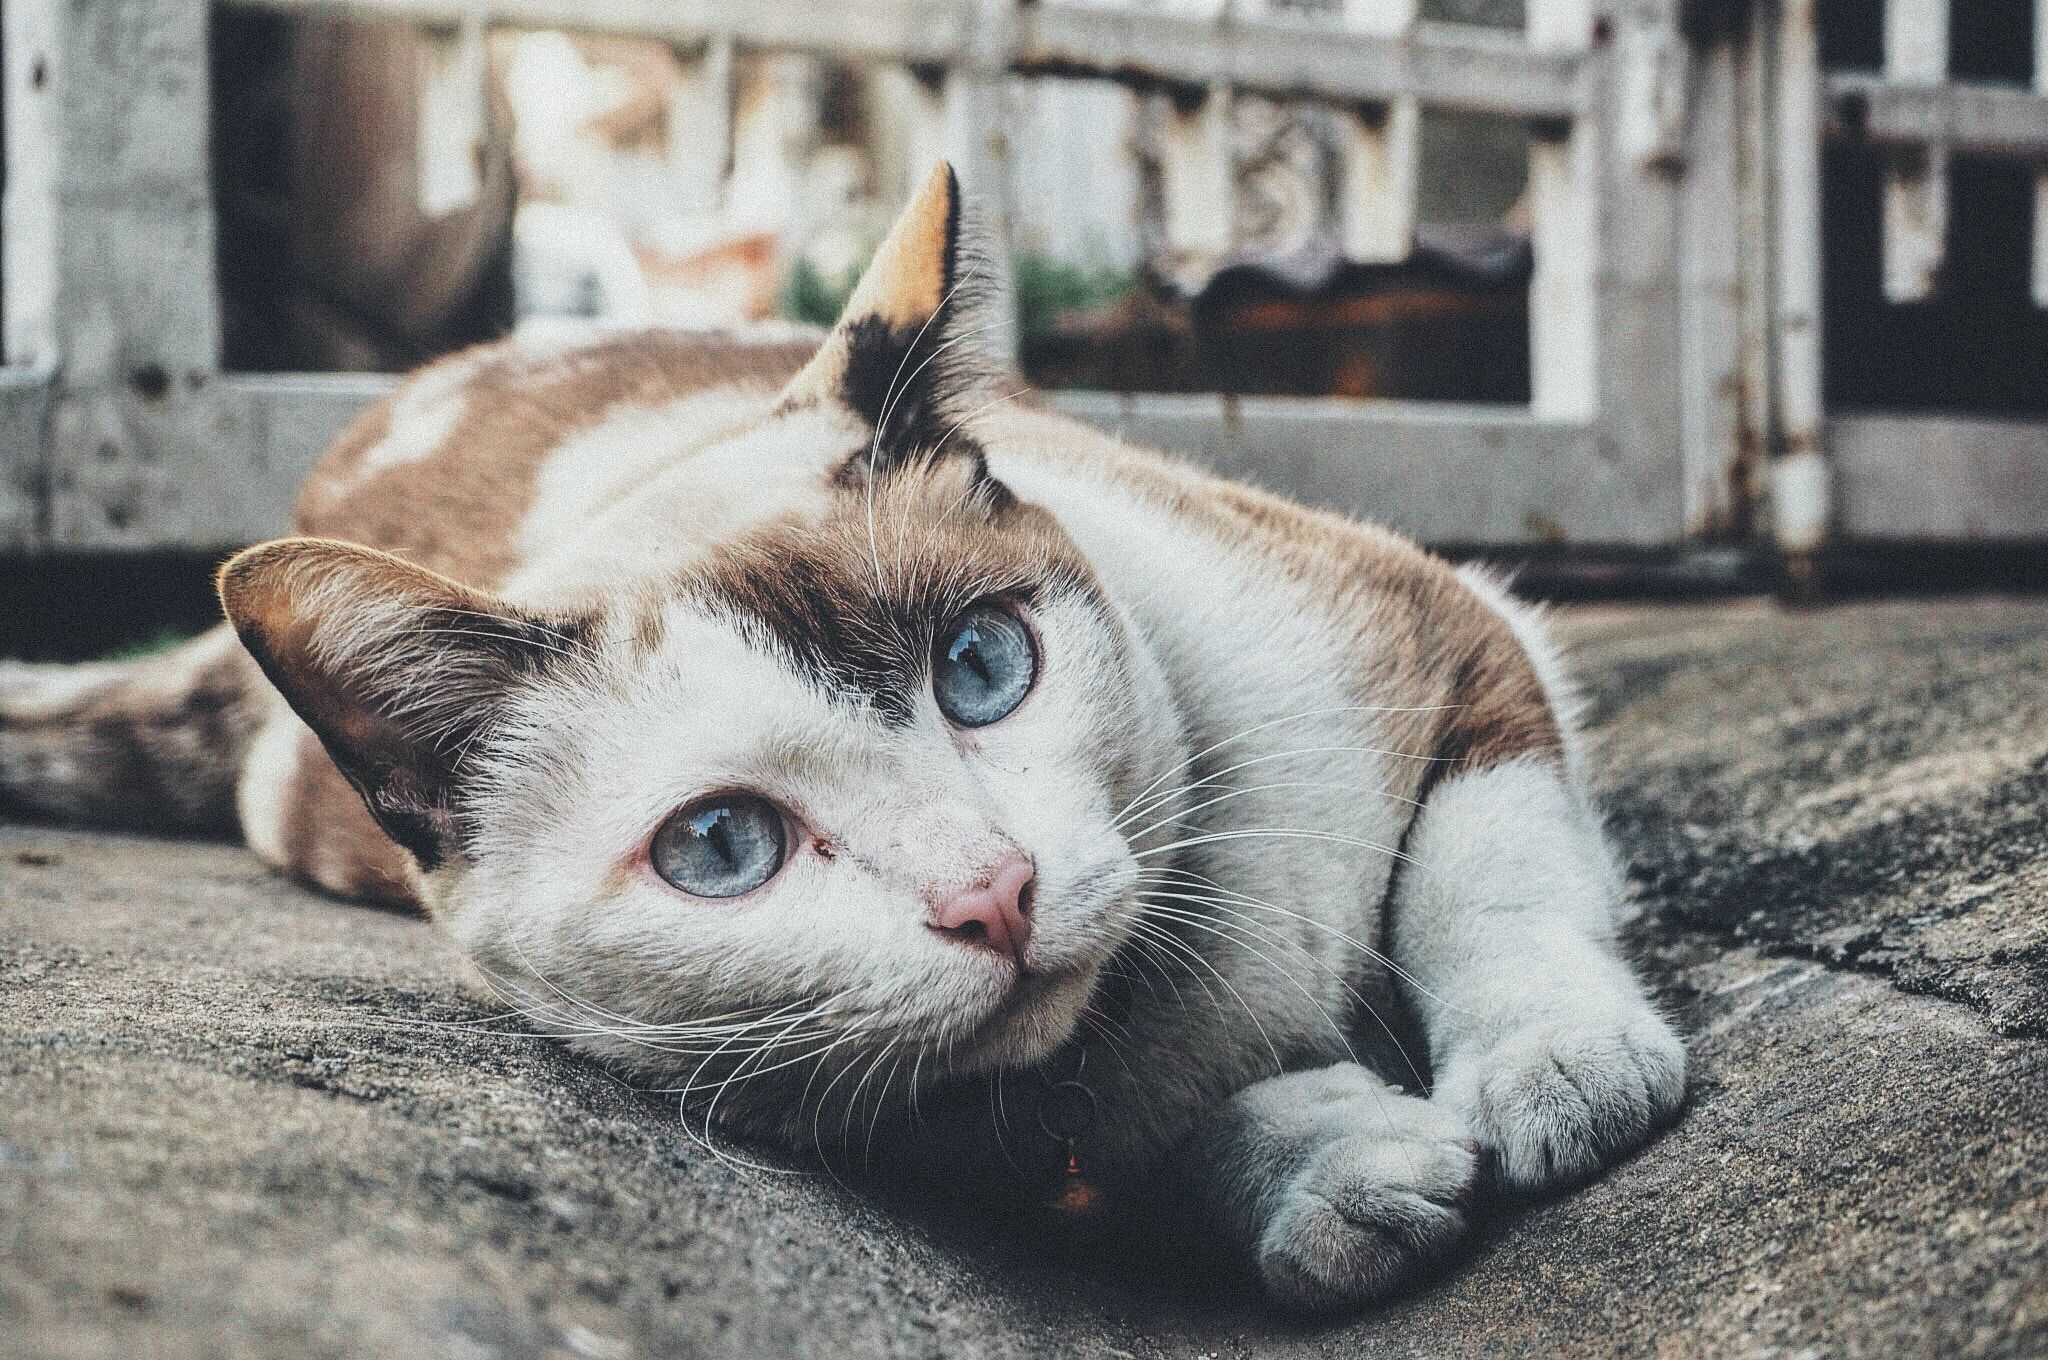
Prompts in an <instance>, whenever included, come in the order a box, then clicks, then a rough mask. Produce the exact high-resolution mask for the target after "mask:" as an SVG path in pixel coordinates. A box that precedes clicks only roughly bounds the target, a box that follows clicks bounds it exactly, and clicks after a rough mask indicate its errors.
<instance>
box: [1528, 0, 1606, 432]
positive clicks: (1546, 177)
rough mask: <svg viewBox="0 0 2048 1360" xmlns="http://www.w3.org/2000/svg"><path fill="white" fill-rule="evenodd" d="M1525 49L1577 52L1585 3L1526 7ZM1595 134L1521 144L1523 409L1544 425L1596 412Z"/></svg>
mask: <svg viewBox="0 0 2048 1360" xmlns="http://www.w3.org/2000/svg"><path fill="white" fill-rule="evenodd" d="M1528 15H1529V20H1528V32H1529V45H1530V46H1531V47H1535V48H1539V49H1548V50H1567V51H1578V50H1583V49H1584V48H1585V47H1586V46H1587V44H1588V41H1589V39H1590V37H1591V32H1592V16H1591V14H1590V12H1589V9H1588V6H1587V4H1586V3H1585V0H1529V6H1528ZM1596 140H1597V131H1596V129H1594V128H1592V127H1589V126H1588V125H1587V124H1586V122H1585V121H1584V120H1579V121H1576V122H1574V123H1573V124H1571V125H1570V126H1569V127H1540V128H1537V129H1536V130H1535V135H1534V136H1532V137H1531V138H1530V141H1529V209H1530V235H1531V238H1532V244H1533V247H1534V251H1535V256H1536V261H1535V274H1534V277H1532V278H1531V279H1530V281H1529V386H1530V405H1531V406H1532V407H1533V408H1534V410H1535V412H1536V414H1537V415H1539V416H1543V417H1545V418H1548V419H1553V420H1590V419H1592V418H1593V415H1594V413H1595V412H1596V411H1597V410H1598V409H1599V364H1600V331H1599V318H1598V314H1597V311H1596V308H1597V305H1598V304H1597V298H1596V295H1595V278H1596V275H1597V274H1598V271H1599V268H1600V259H1599V223H1600V213H1601V205H1600V191H1599V154H1598V147H1597V146H1596V145H1595V143H1596Z"/></svg>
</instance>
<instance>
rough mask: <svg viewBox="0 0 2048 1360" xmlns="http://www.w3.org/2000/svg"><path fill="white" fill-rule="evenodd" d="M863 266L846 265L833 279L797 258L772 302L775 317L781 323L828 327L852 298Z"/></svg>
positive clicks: (806, 261)
mask: <svg viewBox="0 0 2048 1360" xmlns="http://www.w3.org/2000/svg"><path fill="white" fill-rule="evenodd" d="M863 267H864V266H862V265H853V266H849V267H848V268H847V270H846V271H845V272H844V273H842V274H841V275H840V276H839V277H838V278H837V279H836V280H835V279H831V278H828V277H826V274H825V271H824V270H822V269H820V268H818V266H817V265H815V264H812V263H811V262H810V261H809V260H807V259H802V258H799V259H798V260H797V262H796V263H795V264H793V265H791V266H790V267H789V274H788V277H786V278H784V279H783V281H782V292H781V294H780V295H779V296H778V297H777V298H776V300H775V311H776V314H777V315H778V316H780V317H781V318H782V319H783V320H784V321H798V322H802V323H804V324H806V325H811V326H829V325H831V324H832V323H833V322H835V321H837V320H838V319H839V313H840V311H841V310H843V309H844V308H845V306H846V300H847V299H848V298H850V297H852V296H853V289H854V285H855V284H857V283H859V282H860V273H861V269H862V268H863Z"/></svg>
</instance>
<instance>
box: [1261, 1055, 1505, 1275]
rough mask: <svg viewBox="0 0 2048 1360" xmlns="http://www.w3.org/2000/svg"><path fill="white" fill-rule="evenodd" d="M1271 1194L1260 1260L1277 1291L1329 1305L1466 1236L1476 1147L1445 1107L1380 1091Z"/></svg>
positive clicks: (1359, 1104) (1360, 1102)
mask: <svg viewBox="0 0 2048 1360" xmlns="http://www.w3.org/2000/svg"><path fill="white" fill-rule="evenodd" d="M1353 1114H1354V1118H1352V1119H1350V1120H1348V1121H1347V1123H1348V1125H1349V1129H1350V1130H1351V1131H1349V1132H1346V1133H1345V1134H1344V1135H1342V1136H1340V1137H1336V1138H1333V1139H1331V1140H1330V1141H1329V1142H1326V1143H1324V1144H1322V1145H1321V1146H1320V1147H1318V1148H1317V1149H1316V1150H1315V1151H1313V1152H1311V1153H1310V1154H1309V1155H1308V1156H1307V1157H1306V1158H1304V1159H1303V1161H1302V1162H1301V1163H1300V1165H1299V1166H1297V1167H1296V1168H1295V1169H1294V1171H1293V1173H1292V1174H1291V1175H1290V1177H1289V1178H1288V1183H1287V1185H1286V1187H1285V1188H1284V1189H1283V1190H1282V1191H1281V1193H1280V1194H1279V1195H1278V1196H1277V1197H1276V1198H1275V1200H1274V1212H1273V1215H1272V1217H1271V1219H1269V1220H1268V1221H1267V1224H1266V1228H1265V1231H1264V1232H1263V1233H1262V1234H1261V1235H1260V1238H1259V1243H1258V1268H1259V1274H1260V1277H1261V1278H1262V1279H1263V1280H1264V1282H1265V1286H1266V1288H1267V1290H1268V1291H1269V1292H1271V1293H1272V1294H1273V1295H1274V1296H1275V1297H1276V1298H1278V1299H1280V1300H1282V1301H1284V1302H1286V1303H1288V1304H1290V1305H1292V1306H1294V1307H1296V1308H1303V1309H1315V1310H1327V1309H1332V1308H1340V1307H1344V1306H1346V1305H1351V1304H1359V1303H1365V1302H1368V1301H1370V1300H1373V1299H1377V1298H1382V1297H1384V1296H1385V1295H1387V1294H1389V1293H1391V1292H1393V1291H1394V1290H1395V1289H1396V1288H1398V1287H1400V1286H1401V1285H1402V1284H1403V1283H1404V1282H1405V1281H1407V1280H1408V1279H1409V1278H1411V1277H1412V1276H1413V1275H1414V1274H1415V1272H1416V1271H1417V1270H1418V1269H1419V1268H1420V1267H1422V1266H1425V1265H1427V1264H1429V1263H1430V1262H1432V1261H1434V1260H1436V1259H1437V1258H1439V1257H1441V1256H1442V1255H1443V1254H1444V1253H1445V1252H1446V1251H1448V1250H1449V1249H1450V1247H1451V1246H1452V1245H1453V1244H1454V1243H1456V1242H1457V1240H1458V1239H1459V1238H1460V1237H1461V1236H1463V1235H1464V1231H1465V1215H1464V1202H1465V1200H1466V1198H1467V1196H1468V1194H1469V1192H1470V1190H1471V1187H1472V1178H1473V1172H1474V1169H1475V1166H1476V1164H1477V1150H1476V1148H1475V1147H1474V1144H1473V1142H1472V1138H1471V1135H1470V1134H1469V1133H1468V1132H1467V1131H1466V1129H1465V1128H1464V1126H1463V1125H1461V1124H1460V1123H1459V1122H1458V1120H1457V1119H1456V1118H1455V1117H1453V1116H1452V1115H1451V1114H1449V1113H1448V1112H1447V1111H1445V1110H1442V1109H1439V1108H1437V1107H1436V1106H1433V1105H1431V1104H1428V1103H1427V1102H1425V1101H1421V1100H1418V1099H1415V1098H1414V1097H1412V1096H1400V1095H1391V1094H1388V1093H1386V1092H1385V1090H1384V1089H1383V1088H1382V1089H1380V1090H1375V1091H1370V1092H1361V1093H1360V1095H1359V1096H1358V1097H1357V1098H1356V1099H1355V1102H1354V1109H1353Z"/></svg>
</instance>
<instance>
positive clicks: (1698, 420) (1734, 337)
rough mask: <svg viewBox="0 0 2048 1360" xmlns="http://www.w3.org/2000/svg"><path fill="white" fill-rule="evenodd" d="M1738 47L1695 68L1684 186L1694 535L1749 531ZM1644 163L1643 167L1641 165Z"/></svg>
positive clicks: (1682, 366)
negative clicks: (1743, 516) (1744, 478)
mask: <svg viewBox="0 0 2048 1360" xmlns="http://www.w3.org/2000/svg"><path fill="white" fill-rule="evenodd" d="M1738 65H1739V63H1738V59H1737V54H1736V50H1735V44H1733V43H1720V44H1716V45H1715V46H1714V47H1713V48H1711V49H1710V50H1708V51H1707V52H1705V53H1703V54H1701V56H1700V58H1699V61H1698V63H1697V74H1696V79H1695V86H1694V88H1695V95H1694V101H1693V108H1692V110H1691V114H1690V118H1691V123H1692V129H1693V137H1692V141H1691V144H1690V145H1689V146H1688V147H1687V148H1686V149H1685V151H1686V173H1685V176H1684V178H1683V179H1681V180H1680V181H1679V195H1680V201H1679V232H1680V239H1679V242H1678V251H1677V260H1678V299H1679V307H1678V317H1679V353H1678V362H1679V369H1678V382H1679V403H1680V418H1679V439H1680V445H1681V460H1680V461H1681V464H1682V466H1683V469H1684V471H1683V474H1682V475H1683V478H1684V488H1683V492H1682V513H1683V515H1684V519H1685V527H1686V532H1687V534H1688V535H1689V536H1710V537H1711V536H1718V537H1723V538H1726V537H1730V536H1732V535H1736V534H1741V533H1746V531H1747V528H1748V526H1747V525H1746V524H1744V523H1743V522H1742V521H1741V512H1742V511H1743V510H1744V509H1746V506H1745V505H1744V504H1743V503H1742V502H1743V496H1744V494H1745V493H1746V491H1747V487H1746V485H1745V484H1743V481H1742V471H1743V470H1742V468H1741V466H1740V465H1741V463H1742V460H1743V455H1744V449H1743V429H1742V420H1743V410H1742V406H1743V400H1742V399H1743V395H1744V392H1745V388H1744V383H1743V374H1742V368H1741V353H1742V349H1743V329H1742V317H1741V314H1740V307H1741V300H1742V294H1743V286H1742V284H1743V276H1742V265H1743V258H1742V241H1741V234H1742V232H1743V231H1744V229H1745V226H1746V223H1745V220H1744V213H1743V184H1742V177H1741V165H1740V161H1739V157H1738V153H1737V148H1738V145H1739V143H1740V141H1741V138H1742V129H1741V127H1740V124H1739V121H1738V119H1739V114H1738V106H1737V91H1738V88H1739V80H1740V71H1739V69H1738ZM1638 164H1640V162H1638Z"/></svg>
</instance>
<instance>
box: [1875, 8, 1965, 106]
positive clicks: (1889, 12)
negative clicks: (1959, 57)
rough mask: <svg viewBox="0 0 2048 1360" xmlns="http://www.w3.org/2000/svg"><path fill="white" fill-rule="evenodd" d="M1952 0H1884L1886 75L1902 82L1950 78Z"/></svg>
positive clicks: (1927, 82)
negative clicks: (1949, 34)
mask: <svg viewBox="0 0 2048 1360" xmlns="http://www.w3.org/2000/svg"><path fill="white" fill-rule="evenodd" d="M1948 7H1949V0H1884V74H1885V79H1887V80H1889V81H1891V82H1893V83H1894V84H1898V85H1939V84H1941V83H1942V82H1944V81H1946V80H1947V79H1948Z"/></svg>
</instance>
